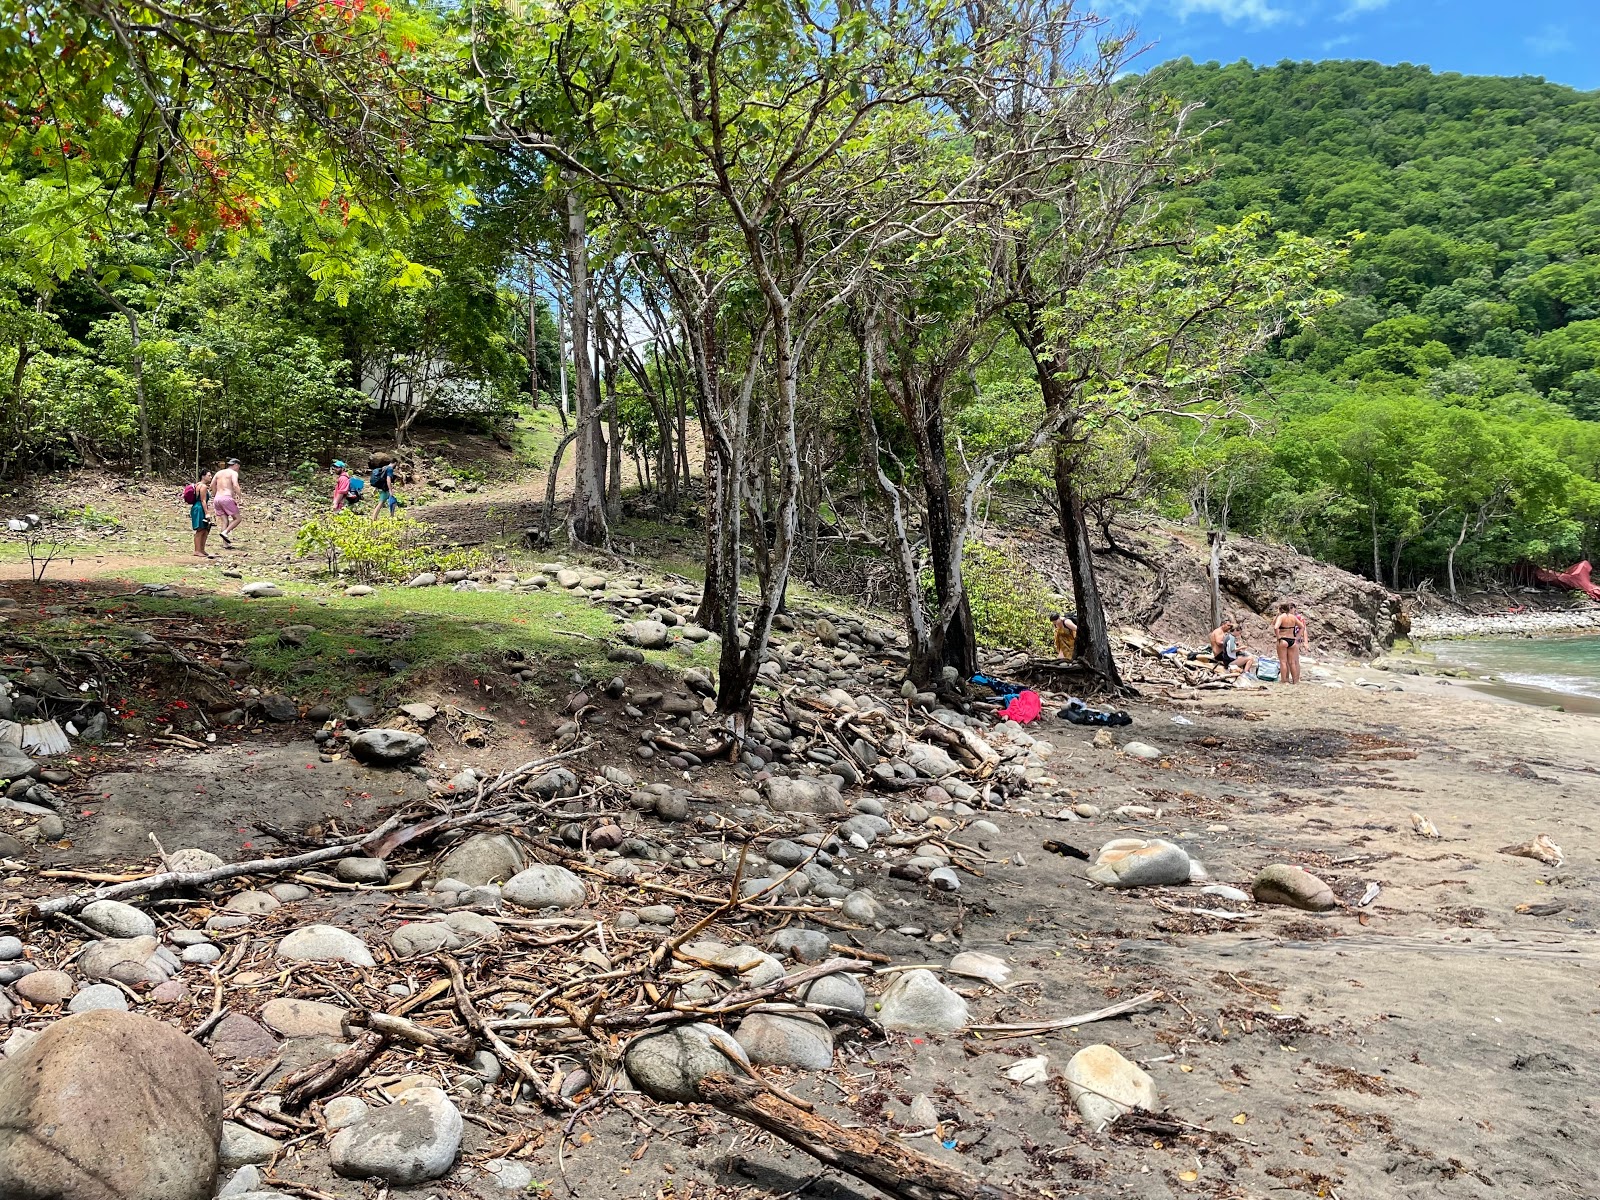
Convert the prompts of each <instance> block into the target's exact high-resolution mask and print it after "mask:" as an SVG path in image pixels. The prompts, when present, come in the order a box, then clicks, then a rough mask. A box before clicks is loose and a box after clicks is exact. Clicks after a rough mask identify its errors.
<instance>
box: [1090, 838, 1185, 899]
mask: <svg viewBox="0 0 1600 1200" xmlns="http://www.w3.org/2000/svg"><path fill="white" fill-rule="evenodd" d="M1191 869H1192V868H1191V865H1190V861H1189V854H1188V852H1187V851H1186V850H1184V848H1183V847H1182V846H1179V845H1176V844H1174V843H1173V842H1167V841H1163V840H1161V839H1160V838H1115V839H1113V840H1112V841H1109V842H1107V843H1106V844H1105V845H1104V846H1101V847H1100V852H1099V853H1098V854H1097V855H1095V860H1094V863H1093V864H1092V865H1091V866H1090V867H1089V869H1088V871H1086V872H1085V874H1087V875H1088V877H1089V878H1090V879H1091V880H1092V881H1093V882H1095V883H1098V884H1102V885H1104V886H1106V887H1114V888H1135V887H1171V886H1176V885H1178V884H1184V883H1188V882H1189V878H1190V873H1191Z"/></svg>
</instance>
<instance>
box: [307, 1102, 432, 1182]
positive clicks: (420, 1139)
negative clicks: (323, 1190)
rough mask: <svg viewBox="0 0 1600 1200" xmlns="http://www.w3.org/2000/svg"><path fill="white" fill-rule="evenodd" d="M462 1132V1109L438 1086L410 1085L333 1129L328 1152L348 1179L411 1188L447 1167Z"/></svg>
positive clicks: (336, 1169)
mask: <svg viewBox="0 0 1600 1200" xmlns="http://www.w3.org/2000/svg"><path fill="white" fill-rule="evenodd" d="M461 1132H462V1122H461V1112H460V1110H459V1109H457V1108H456V1106H455V1104H454V1103H453V1102H452V1101H451V1099H450V1097H449V1096H447V1095H445V1093H444V1092H443V1091H442V1090H440V1089H439V1088H436V1087H413V1088H408V1089H407V1090H406V1091H405V1093H404V1094H403V1095H402V1096H401V1097H400V1098H399V1099H398V1100H396V1101H395V1102H394V1103H393V1104H387V1105H385V1106H384V1107H382V1108H378V1109H372V1110H370V1111H369V1112H368V1113H367V1115H366V1117H365V1118H364V1119H363V1120H360V1121H357V1122H356V1123H355V1124H353V1125H346V1126H345V1127H344V1128H343V1129H341V1130H339V1131H338V1132H337V1133H336V1134H334V1135H333V1141H332V1142H331V1143H330V1144H329V1146H328V1157H329V1161H330V1162H331V1163H332V1165H333V1169H334V1170H335V1171H337V1172H338V1173H339V1174H340V1175H343V1176H344V1177H345V1178H346V1179H374V1178H376V1179H381V1180H383V1181H384V1182H385V1183H388V1184H391V1185H393V1186H396V1187H409V1186H411V1185H413V1184H418V1183H426V1182H427V1181H428V1180H430V1179H438V1178H440V1177H442V1176H444V1175H445V1174H447V1173H448V1172H449V1170H450V1168H451V1167H453V1166H454V1165H455V1161H456V1155H457V1154H459V1153H460V1151H461Z"/></svg>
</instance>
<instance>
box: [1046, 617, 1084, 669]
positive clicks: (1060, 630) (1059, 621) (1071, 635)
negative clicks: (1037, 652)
mask: <svg viewBox="0 0 1600 1200" xmlns="http://www.w3.org/2000/svg"><path fill="white" fill-rule="evenodd" d="M1050 628H1051V630H1052V631H1053V632H1054V634H1055V639H1056V657H1057V658H1064V659H1067V660H1068V661H1071V659H1072V657H1073V656H1074V655H1075V654H1076V653H1077V649H1078V626H1077V624H1076V622H1074V621H1073V619H1072V617H1071V615H1069V614H1067V613H1051V614H1050Z"/></svg>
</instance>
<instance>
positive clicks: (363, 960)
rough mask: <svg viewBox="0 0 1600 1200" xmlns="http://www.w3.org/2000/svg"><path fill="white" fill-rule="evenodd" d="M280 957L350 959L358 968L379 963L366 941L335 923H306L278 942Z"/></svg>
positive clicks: (339, 960)
mask: <svg viewBox="0 0 1600 1200" xmlns="http://www.w3.org/2000/svg"><path fill="white" fill-rule="evenodd" d="M278 957H279V958H282V959H286V960H288V961H289V962H347V963H353V964H354V965H355V966H358V967H371V966H375V965H376V964H375V963H374V961H373V958H372V951H371V950H369V949H367V944H366V943H365V942H363V941H362V940H361V939H360V938H358V937H357V936H356V935H355V934H353V933H351V932H350V931H349V930H346V929H338V928H335V927H334V926H332V925H304V926H301V927H300V928H299V929H296V930H295V931H294V932H293V933H291V934H289V936H288V937H286V938H284V939H283V941H281V942H279V943H278Z"/></svg>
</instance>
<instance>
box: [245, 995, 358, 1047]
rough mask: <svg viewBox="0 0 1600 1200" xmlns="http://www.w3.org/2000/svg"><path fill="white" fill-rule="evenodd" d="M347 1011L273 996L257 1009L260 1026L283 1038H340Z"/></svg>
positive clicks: (327, 1005) (326, 1005)
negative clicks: (259, 1010) (259, 1009)
mask: <svg viewBox="0 0 1600 1200" xmlns="http://www.w3.org/2000/svg"><path fill="white" fill-rule="evenodd" d="M349 1015H350V1014H349V1012H348V1011H347V1010H345V1009H343V1008H340V1007H339V1006H338V1005H336V1004H323V1003H321V1002H319V1001H316V1000H296V999H294V998H292V997H289V996H275V997H273V998H272V999H271V1000H268V1001H267V1002H266V1003H265V1004H263V1005H262V1006H261V1023H262V1024H263V1025H265V1026H266V1027H267V1028H268V1029H270V1030H272V1031H273V1032H274V1033H277V1034H280V1035H281V1036H283V1037H290V1038H296V1037H301V1038H304V1037H316V1038H343V1037H344V1019H345V1018H346V1017H347V1016H349Z"/></svg>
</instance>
